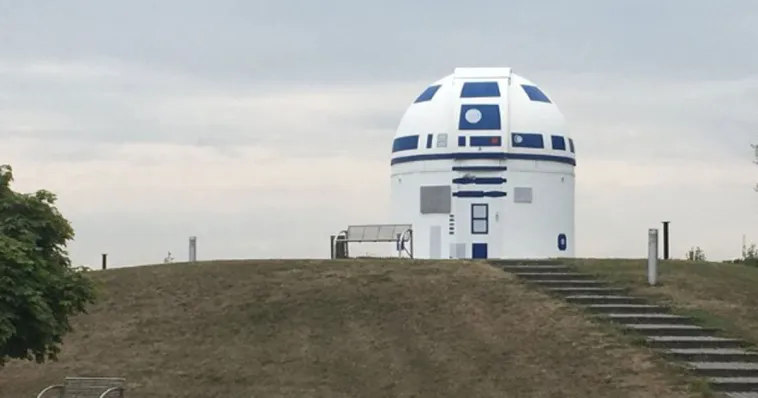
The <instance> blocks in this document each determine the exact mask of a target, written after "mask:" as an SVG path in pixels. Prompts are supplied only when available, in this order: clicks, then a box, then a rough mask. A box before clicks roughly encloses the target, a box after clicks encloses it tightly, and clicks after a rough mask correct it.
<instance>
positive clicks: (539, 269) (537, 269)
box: [496, 265, 571, 274]
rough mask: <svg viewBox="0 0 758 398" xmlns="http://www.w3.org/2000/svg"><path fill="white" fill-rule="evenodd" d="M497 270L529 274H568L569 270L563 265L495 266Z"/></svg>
mask: <svg viewBox="0 0 758 398" xmlns="http://www.w3.org/2000/svg"><path fill="white" fill-rule="evenodd" d="M496 267H497V268H500V269H502V270H503V271H509V272H529V273H546V274H549V273H552V272H560V273H564V272H569V271H571V268H569V267H567V266H565V265H496Z"/></svg>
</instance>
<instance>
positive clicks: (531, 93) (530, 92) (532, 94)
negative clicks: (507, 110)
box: [521, 84, 552, 104]
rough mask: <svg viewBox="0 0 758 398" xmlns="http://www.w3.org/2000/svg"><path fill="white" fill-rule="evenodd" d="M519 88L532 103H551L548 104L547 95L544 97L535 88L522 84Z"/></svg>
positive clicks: (540, 91) (543, 94)
mask: <svg viewBox="0 0 758 398" xmlns="http://www.w3.org/2000/svg"><path fill="white" fill-rule="evenodd" d="M521 88H523V89H524V92H525V93H526V95H527V96H528V97H529V99H530V100H532V101H537V102H547V103H548V104H551V103H552V102H550V98H548V97H547V95H545V93H543V92H542V90H540V89H539V88H537V87H536V86H530V85H528V84H522V85H521Z"/></svg>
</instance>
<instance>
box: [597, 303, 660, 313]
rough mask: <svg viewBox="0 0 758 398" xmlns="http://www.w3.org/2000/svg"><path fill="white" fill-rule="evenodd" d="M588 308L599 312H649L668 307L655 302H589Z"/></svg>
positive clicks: (657, 311) (656, 311)
mask: <svg viewBox="0 0 758 398" xmlns="http://www.w3.org/2000/svg"><path fill="white" fill-rule="evenodd" d="M586 308H587V309H588V310H590V311H592V312H597V313H613V314H627V313H631V314H649V313H659V312H661V311H665V310H666V307H663V306H660V305H654V304H622V303H619V304H589V305H587V307H586Z"/></svg>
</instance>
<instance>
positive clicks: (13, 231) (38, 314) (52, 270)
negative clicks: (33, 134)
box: [0, 165, 95, 367]
mask: <svg viewBox="0 0 758 398" xmlns="http://www.w3.org/2000/svg"><path fill="white" fill-rule="evenodd" d="M12 181H13V171H12V169H11V167H10V166H8V165H2V166H0V367H1V366H2V365H3V364H5V363H6V361H8V360H9V359H23V360H34V361H36V362H38V363H42V362H45V361H46V360H55V359H56V357H57V354H58V353H59V352H60V347H61V344H62V339H63V337H64V336H65V335H66V334H67V333H68V332H70V331H71V330H72V329H71V325H70V323H69V319H70V317H72V316H74V315H76V314H79V313H83V312H86V310H85V307H86V306H87V304H89V303H92V302H94V299H95V288H94V285H93V283H92V282H91V281H90V279H89V278H87V276H86V275H84V273H83V272H82V271H83V270H82V269H81V268H78V267H72V265H71V261H70V260H69V258H68V253H67V252H66V243H67V242H68V241H69V240H71V239H73V237H74V230H73V228H72V227H71V224H70V223H69V222H68V220H66V219H65V218H64V217H63V216H62V215H61V213H60V212H59V211H58V209H57V208H56V207H55V200H56V197H55V195H54V194H53V193H51V192H48V191H45V190H40V191H37V192H34V193H30V194H24V193H19V192H14V191H13V190H12V189H11V187H10V184H11V182H12Z"/></svg>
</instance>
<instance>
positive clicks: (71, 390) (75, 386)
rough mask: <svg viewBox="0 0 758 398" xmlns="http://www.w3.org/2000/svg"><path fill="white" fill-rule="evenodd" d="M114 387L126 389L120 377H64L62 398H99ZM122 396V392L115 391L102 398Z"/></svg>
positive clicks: (119, 397) (124, 381)
mask: <svg viewBox="0 0 758 398" xmlns="http://www.w3.org/2000/svg"><path fill="white" fill-rule="evenodd" d="M114 387H120V388H124V387H126V380H125V379H123V378H120V377H66V382H65V383H64V384H63V398H101V396H102V394H103V393H104V392H106V391H108V389H111V388H114ZM123 396H124V395H123V390H115V391H113V392H111V393H109V394H108V395H106V396H105V397H103V398H122V397H123Z"/></svg>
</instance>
